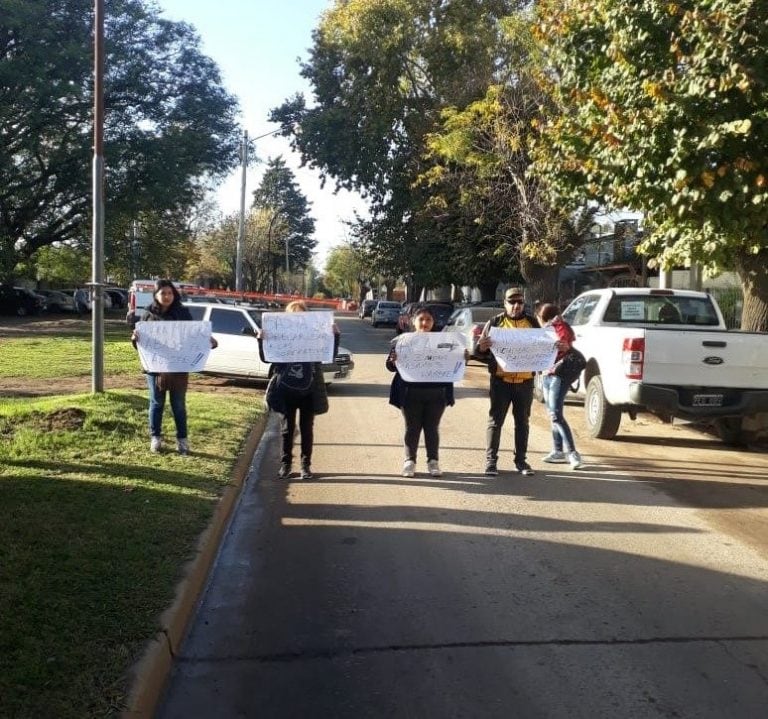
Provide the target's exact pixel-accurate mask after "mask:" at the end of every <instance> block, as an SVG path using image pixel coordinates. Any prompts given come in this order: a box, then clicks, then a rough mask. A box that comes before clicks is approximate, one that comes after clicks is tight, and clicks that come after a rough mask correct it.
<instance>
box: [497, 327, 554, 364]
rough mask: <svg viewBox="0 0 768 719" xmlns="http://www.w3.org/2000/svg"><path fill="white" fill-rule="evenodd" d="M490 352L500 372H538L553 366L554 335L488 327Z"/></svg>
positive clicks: (542, 331)
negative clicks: (489, 329)
mask: <svg viewBox="0 0 768 719" xmlns="http://www.w3.org/2000/svg"><path fill="white" fill-rule="evenodd" d="M489 336H490V338H491V341H492V342H493V344H492V345H491V352H493V356H494V357H495V358H496V361H497V362H498V363H499V367H500V368H501V369H502V370H503V371H504V372H542V371H543V370H547V369H549V368H550V367H551V366H552V365H553V364H554V363H555V357H556V356H557V349H556V347H555V342H557V335H556V334H555V331H554V330H553V329H549V328H545V329H502V328H501V327H491V331H490V333H489Z"/></svg>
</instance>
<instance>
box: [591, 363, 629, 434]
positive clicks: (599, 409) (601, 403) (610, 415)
mask: <svg viewBox="0 0 768 719" xmlns="http://www.w3.org/2000/svg"><path fill="white" fill-rule="evenodd" d="M584 416H585V419H586V421H587V430H588V431H589V435H590V437H597V438H598V439H613V438H614V437H615V436H616V433H617V432H618V431H619V424H621V410H620V409H618V408H616V407H614V406H613V405H612V404H609V402H608V400H606V399H605V392H603V380H602V379H600V375H595V376H594V377H593V378H592V379H591V380H589V384H588V385H587V394H586V397H585V398H584Z"/></svg>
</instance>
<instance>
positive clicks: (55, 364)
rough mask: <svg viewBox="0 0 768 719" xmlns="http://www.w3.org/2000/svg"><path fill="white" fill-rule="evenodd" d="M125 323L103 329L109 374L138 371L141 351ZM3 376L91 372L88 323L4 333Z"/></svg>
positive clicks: (46, 376) (48, 376)
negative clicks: (55, 331)
mask: <svg viewBox="0 0 768 719" xmlns="http://www.w3.org/2000/svg"><path fill="white" fill-rule="evenodd" d="M129 338H130V331H129V330H128V328H127V326H126V325H125V324H122V325H117V326H115V325H107V327H106V329H105V333H104V372H105V374H108V375H121V374H133V373H136V374H138V373H139V372H140V371H141V370H140V365H139V357H138V352H136V350H135V349H134V348H133V345H132V344H131V342H130V339H129ZM0 342H2V351H3V361H2V362H0V377H27V378H30V379H55V378H58V377H85V376H88V375H89V374H91V352H92V349H91V335H90V330H89V327H88V326H87V325H85V324H84V325H83V327H82V328H80V329H79V331H77V330H76V331H72V330H67V333H66V334H62V335H60V336H49V335H34V334H27V335H24V336H22V337H12V338H8V337H4V338H3V339H2V340H0Z"/></svg>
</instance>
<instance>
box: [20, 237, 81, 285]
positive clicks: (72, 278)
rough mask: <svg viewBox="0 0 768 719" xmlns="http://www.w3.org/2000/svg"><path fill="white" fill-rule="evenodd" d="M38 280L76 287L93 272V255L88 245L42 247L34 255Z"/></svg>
mask: <svg viewBox="0 0 768 719" xmlns="http://www.w3.org/2000/svg"><path fill="white" fill-rule="evenodd" d="M34 261H35V266H36V268H37V272H36V273H35V274H36V277H37V279H38V280H43V281H47V282H50V283H52V284H58V285H59V286H63V287H76V286H77V285H79V284H82V282H83V280H84V279H85V278H86V277H89V276H90V274H91V257H90V253H89V252H88V248H87V247H79V246H73V245H71V244H56V245H48V246H46V247H41V248H40V249H39V250H38V251H37V252H36V253H35V257H34Z"/></svg>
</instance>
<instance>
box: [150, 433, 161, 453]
mask: <svg viewBox="0 0 768 719" xmlns="http://www.w3.org/2000/svg"><path fill="white" fill-rule="evenodd" d="M162 448H163V438H162V437H152V439H150V440H149V451H150V452H159V451H160V450H161V449H162Z"/></svg>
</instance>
